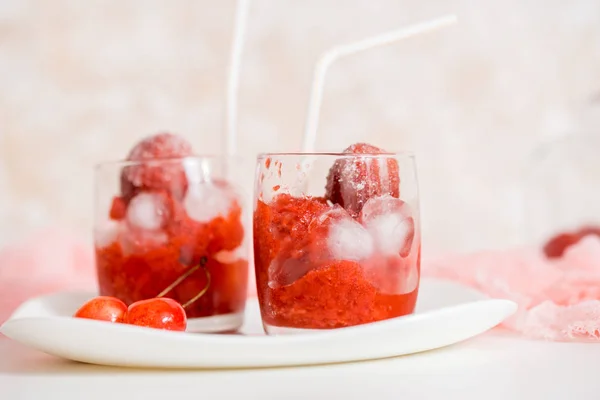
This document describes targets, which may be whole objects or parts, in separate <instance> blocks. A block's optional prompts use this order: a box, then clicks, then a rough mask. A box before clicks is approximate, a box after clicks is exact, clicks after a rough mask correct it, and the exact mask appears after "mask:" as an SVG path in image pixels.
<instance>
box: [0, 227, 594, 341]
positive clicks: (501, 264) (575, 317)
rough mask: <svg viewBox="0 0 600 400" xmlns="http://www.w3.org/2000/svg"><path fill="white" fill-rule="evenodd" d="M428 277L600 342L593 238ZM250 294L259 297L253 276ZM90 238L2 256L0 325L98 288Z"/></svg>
mask: <svg viewBox="0 0 600 400" xmlns="http://www.w3.org/2000/svg"><path fill="white" fill-rule="evenodd" d="M422 271H423V276H425V277H427V276H429V277H437V278H445V279H450V280H454V281H457V282H461V283H463V284H465V285H467V286H470V287H473V288H475V289H478V290H480V291H482V292H484V293H486V294H488V295H489V296H492V297H499V298H507V299H511V300H514V301H516V302H517V303H518V304H519V310H518V312H517V313H516V315H514V316H513V317H511V318H510V319H508V320H507V321H505V322H504V323H503V326H505V327H507V328H509V329H512V330H514V331H516V332H520V333H522V334H523V335H525V336H527V337H531V338H537V339H548V340H556V341H569V340H593V341H599V340H600V239H599V238H597V237H595V236H591V237H586V238H584V239H583V240H581V241H580V242H579V243H578V244H577V245H574V246H573V247H571V248H570V249H568V250H567V251H566V253H565V255H564V256H563V257H562V258H561V259H559V260H556V261H551V260H547V259H545V258H544V256H543V255H542V253H541V252H540V251H539V250H537V249H515V250H509V251H495V252H494V251H487V252H480V253H475V254H467V255H453V256H445V257H441V258H436V259H433V260H426V259H424V260H423V265H422ZM248 286H249V296H255V295H256V287H255V283H254V273H253V272H252V271H251V272H250V280H249V285H248ZM96 287H97V286H96V276H95V269H94V259H93V249H92V247H91V245H90V244H89V242H88V241H86V240H81V239H78V238H76V237H73V236H71V235H69V234H67V233H65V232H62V231H60V230H48V231H44V232H41V233H39V234H37V235H34V236H32V237H31V238H29V239H28V240H26V241H24V242H22V243H19V244H16V245H12V246H9V247H7V248H5V249H3V250H1V251H0V293H1V294H2V295H1V296H0V323H2V322H4V321H5V320H6V319H7V318H8V317H9V316H10V313H11V312H12V311H13V310H14V309H15V308H16V307H17V306H18V305H19V304H20V303H22V302H23V301H25V300H27V299H29V298H31V297H35V296H40V295H43V294H46V293H51V292H55V291H60V290H74V289H75V290H76V289H84V290H90V289H91V290H95V289H96Z"/></svg>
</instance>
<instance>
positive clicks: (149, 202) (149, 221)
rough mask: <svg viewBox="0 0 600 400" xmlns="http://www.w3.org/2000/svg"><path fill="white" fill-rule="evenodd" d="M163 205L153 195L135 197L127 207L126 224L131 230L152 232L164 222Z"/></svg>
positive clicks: (144, 194)
mask: <svg viewBox="0 0 600 400" xmlns="http://www.w3.org/2000/svg"><path fill="white" fill-rule="evenodd" d="M165 214H166V213H165V204H164V203H163V199H162V198H161V197H160V196H159V195H157V194H155V193H140V194H138V195H136V196H135V197H134V198H133V199H131V202H130V203H129V206H128V207H127V217H126V218H127V222H128V223H129V225H130V226H131V227H132V228H134V229H135V228H137V229H142V230H148V231H154V230H158V229H160V228H161V227H162V226H163V224H164V222H165V218H166V215H165Z"/></svg>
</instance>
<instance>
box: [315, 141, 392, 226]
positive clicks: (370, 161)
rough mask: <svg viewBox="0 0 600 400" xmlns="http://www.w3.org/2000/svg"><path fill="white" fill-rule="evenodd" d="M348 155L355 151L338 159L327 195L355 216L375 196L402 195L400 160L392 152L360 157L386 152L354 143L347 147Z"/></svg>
mask: <svg viewBox="0 0 600 400" xmlns="http://www.w3.org/2000/svg"><path fill="white" fill-rule="evenodd" d="M344 153H345V154H356V155H357V156H356V157H352V158H340V159H339V160H337V161H336V162H335V163H334V164H333V166H332V167H331V169H330V170H329V175H328V176H327V185H326V187H325V189H326V194H325V197H326V198H327V199H328V200H330V201H331V202H333V203H335V204H339V205H340V206H342V207H344V208H345V209H346V210H348V212H350V214H351V215H352V216H353V217H356V216H357V215H358V213H359V212H360V210H361V209H362V207H363V205H364V204H365V203H366V202H367V200H369V199H370V198H371V197H374V196H381V195H385V194H388V195H390V196H392V197H400V175H399V167H398V162H397V161H396V160H395V159H394V158H393V157H392V156H391V155H390V157H389V158H387V159H385V158H382V157H381V156H379V157H377V158H374V157H366V156H363V157H361V156H360V155H361V154H362V155H376V154H384V153H386V152H385V151H384V150H382V149H380V148H378V147H375V146H372V145H369V144H365V143H357V144H354V145H352V146H350V147H348V148H346V149H345V150H344Z"/></svg>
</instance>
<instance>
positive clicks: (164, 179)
mask: <svg viewBox="0 0 600 400" xmlns="http://www.w3.org/2000/svg"><path fill="white" fill-rule="evenodd" d="M170 141H174V143H175V144H173V143H171V142H170ZM182 143H183V142H182V139H180V138H177V137H175V136H174V135H169V134H161V135H156V136H154V137H151V138H148V139H145V140H144V141H142V142H141V143H140V144H139V145H138V146H142V147H143V149H142V150H143V151H142V150H139V149H136V148H134V149H133V150H132V151H131V153H130V154H133V155H135V158H136V159H137V160H138V161H139V160H141V159H143V160H160V159H161V158H162V155H161V149H162V148H163V147H165V148H166V149H167V150H168V151H167V152H166V155H165V156H164V157H166V158H169V159H170V160H169V163H170V164H169V167H168V168H166V169H160V165H161V164H160V163H154V164H152V165H151V166H147V165H145V164H143V163H142V164H132V165H128V166H127V167H125V168H124V171H123V173H122V175H121V193H120V194H119V196H116V197H115V199H114V200H113V202H112V207H111V210H110V212H109V213H108V214H107V216H106V217H107V219H108V218H110V219H111V220H113V223H114V225H113V226H112V227H111V229H112V231H111V232H101V233H100V234H101V235H103V236H106V235H107V234H110V238H109V240H97V241H96V243H97V244H96V261H97V272H98V280H99V286H100V294H101V295H104V296H113V297H116V298H118V299H120V300H122V301H123V302H125V303H126V304H127V305H131V304H132V303H134V302H137V301H140V300H145V299H151V298H155V297H157V296H160V297H163V296H164V297H166V298H171V299H173V300H175V301H177V302H178V303H180V304H182V305H183V306H184V308H185V312H186V314H187V317H188V318H197V317H207V316H213V315H220V314H230V313H238V312H242V311H243V309H244V305H245V300H246V288H247V279H248V263H247V261H246V260H244V259H241V258H237V257H234V256H233V255H232V254H233V253H231V252H232V251H234V250H235V249H237V248H238V247H239V246H240V245H241V244H242V240H243V237H244V228H243V224H242V221H241V212H242V210H241V208H240V205H239V202H238V201H237V198H236V197H235V196H233V195H231V194H232V193H233V191H232V190H231V189H230V188H229V186H228V185H227V184H226V183H224V182H220V181H213V182H208V183H205V184H196V185H199V186H197V187H195V188H194V190H201V191H202V190H203V191H206V192H210V193H215V192H216V191H219V192H221V193H224V195H223V196H226V197H224V198H223V201H225V202H226V201H227V200H229V205H228V206H225V207H227V208H220V210H221V212H220V213H218V214H217V213H213V214H214V215H211V214H210V213H208V214H206V213H205V214H203V205H204V201H205V200H204V199H203V198H202V197H199V198H198V199H199V200H197V203H198V204H199V205H200V207H198V204H196V207H195V211H188V210H189V208H188V207H186V201H189V200H186V194H187V195H190V191H191V190H192V188H191V185H190V187H188V182H187V178H186V177H185V174H183V171H184V169H183V166H182V164H181V163H179V164H177V163H176V162H175V161H176V160H172V158H173V157H177V156H182V157H184V156H188V155H189V154H190V146H189V145H187V144H185V143H183V144H182ZM161 146H163V147H161ZM178 149H179V150H180V152H181V154H178V153H177V151H176V150H178ZM227 194H229V195H227ZM223 201H221V203H223ZM206 207H209V205H208V204H207V205H206ZM198 213H200V214H198ZM198 295H200V297H199V298H197V299H195V297H197V296H198Z"/></svg>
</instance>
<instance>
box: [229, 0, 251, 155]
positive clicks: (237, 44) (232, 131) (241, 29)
mask: <svg viewBox="0 0 600 400" xmlns="http://www.w3.org/2000/svg"><path fill="white" fill-rule="evenodd" d="M249 8H250V0H238V2H237V7H236V17H235V25H234V27H233V29H234V33H233V43H232V46H231V54H230V59H229V77H228V79H227V108H226V118H225V124H226V127H225V129H226V134H225V145H224V147H225V151H226V153H227V155H229V156H232V155H235V154H237V129H236V128H237V126H236V124H237V105H238V86H239V76H240V65H241V62H242V50H243V48H244V43H245V39H246V22H247V20H248V10H249Z"/></svg>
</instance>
